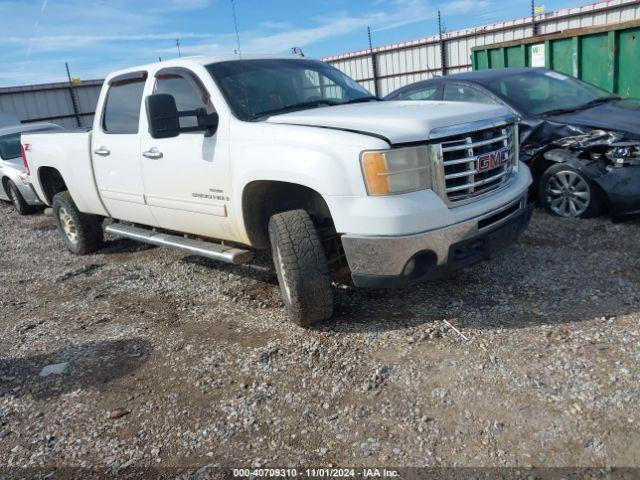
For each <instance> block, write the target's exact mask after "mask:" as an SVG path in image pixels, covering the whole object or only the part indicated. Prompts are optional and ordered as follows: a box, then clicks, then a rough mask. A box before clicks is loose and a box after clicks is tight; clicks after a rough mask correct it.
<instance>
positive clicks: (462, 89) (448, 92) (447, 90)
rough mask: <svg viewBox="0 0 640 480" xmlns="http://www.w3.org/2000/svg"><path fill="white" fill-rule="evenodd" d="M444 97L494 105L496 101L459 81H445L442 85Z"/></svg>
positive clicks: (452, 100)
mask: <svg viewBox="0 0 640 480" xmlns="http://www.w3.org/2000/svg"><path fill="white" fill-rule="evenodd" d="M444 99H445V100H448V101H451V102H473V103H488V104H490V105H495V104H497V102H496V101H495V100H494V99H493V98H491V97H490V96H489V95H487V94H486V93H483V92H481V91H480V90H478V89H476V88H473V87H470V86H469V85H462V84H459V83H447V84H446V85H445V86H444Z"/></svg>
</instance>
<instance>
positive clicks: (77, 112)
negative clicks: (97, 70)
mask: <svg viewBox="0 0 640 480" xmlns="http://www.w3.org/2000/svg"><path fill="white" fill-rule="evenodd" d="M100 87H102V80H87V81H84V82H80V83H78V84H74V85H73V87H70V86H69V84H68V83H66V82H64V83H48V84H44V85H28V86H22V87H6V88H0V111H4V112H13V113H16V114H17V115H18V116H19V117H20V119H21V120H22V122H23V123H32V122H53V123H57V124H58V125H61V126H63V127H66V128H75V127H78V126H83V127H88V126H91V124H92V123H93V114H94V113H95V108H96V104H97V103H98V95H99V94H100ZM71 88H72V89H73V96H74V97H75V102H76V105H75V107H74V100H73V98H72V93H71V92H72V90H71Z"/></svg>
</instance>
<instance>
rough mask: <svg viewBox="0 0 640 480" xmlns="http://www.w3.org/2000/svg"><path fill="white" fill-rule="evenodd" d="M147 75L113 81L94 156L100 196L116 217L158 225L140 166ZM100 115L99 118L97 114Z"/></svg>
mask: <svg viewBox="0 0 640 480" xmlns="http://www.w3.org/2000/svg"><path fill="white" fill-rule="evenodd" d="M146 78H147V72H134V73H128V74H125V75H121V76H118V77H115V78H113V79H111V81H110V82H109V84H108V85H105V88H107V91H106V92H103V96H104V97H103V100H102V103H101V105H102V110H101V112H102V115H101V117H100V121H99V122H95V125H94V129H93V132H92V140H91V156H92V159H93V168H94V172H95V177H96V184H97V185H98V190H99V191H100V196H101V197H102V201H103V202H104V204H105V206H106V207H107V210H108V211H109V213H110V214H111V216H112V217H113V218H116V219H119V220H127V221H130V222H136V223H140V224H143V225H150V226H157V222H156V220H155V218H153V215H152V213H151V210H150V209H149V206H148V205H147V204H146V201H145V197H144V184H143V182H142V171H141V165H140V163H141V162H140V159H141V157H140V135H139V134H138V133H139V131H140V123H141V122H140V112H141V111H142V94H143V92H144V85H145V82H146ZM96 115H99V113H98V112H96Z"/></svg>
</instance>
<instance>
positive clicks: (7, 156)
mask: <svg viewBox="0 0 640 480" xmlns="http://www.w3.org/2000/svg"><path fill="white" fill-rule="evenodd" d="M0 157H2V160H12V159H14V158H20V134H19V133H16V134H15V135H7V136H6V137H0Z"/></svg>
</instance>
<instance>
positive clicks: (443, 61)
mask: <svg viewBox="0 0 640 480" xmlns="http://www.w3.org/2000/svg"><path fill="white" fill-rule="evenodd" d="M443 35H444V27H443V26H442V15H440V10H438V39H439V40H438V43H439V45H440V63H441V64H442V76H443V77H444V76H445V75H446V74H447V51H446V48H445V45H444V38H443Z"/></svg>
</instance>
